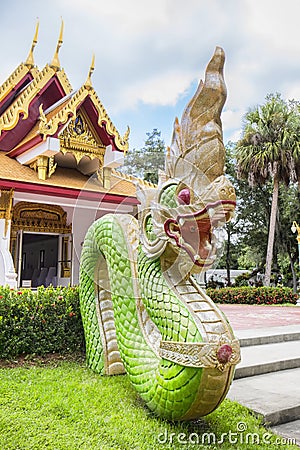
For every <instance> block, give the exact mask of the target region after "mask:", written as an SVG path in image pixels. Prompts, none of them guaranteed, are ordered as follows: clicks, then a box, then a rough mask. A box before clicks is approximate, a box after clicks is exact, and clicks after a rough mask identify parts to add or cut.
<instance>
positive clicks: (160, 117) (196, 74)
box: [0, 0, 300, 149]
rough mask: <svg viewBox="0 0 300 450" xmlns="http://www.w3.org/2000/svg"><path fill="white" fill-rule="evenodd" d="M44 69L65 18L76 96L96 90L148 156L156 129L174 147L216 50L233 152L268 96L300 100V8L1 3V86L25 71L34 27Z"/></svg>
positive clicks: (137, 0)
mask: <svg viewBox="0 0 300 450" xmlns="http://www.w3.org/2000/svg"><path fill="white" fill-rule="evenodd" d="M37 18H38V20H39V23H40V26H39V38H38V44H37V46H36V48H35V51H34V59H35V63H36V65H37V66H38V67H39V68H40V69H42V68H43V67H44V65H45V64H47V63H50V62H51V60H52V57H53V54H54V51H55V48H56V44H57V40H58V36H59V30H60V24H61V18H62V19H63V21H64V37H63V45H62V47H61V49H60V52H59V59H60V63H61V66H62V67H63V68H64V69H65V71H66V73H67V75H68V78H69V80H70V82H71V84H72V87H73V88H74V89H78V88H79V87H80V86H81V85H82V84H83V83H84V81H85V80H86V78H87V74H88V71H89V67H90V64H91V60H92V55H93V53H94V54H95V70H94V73H93V75H92V83H93V87H94V88H95V90H96V92H97V94H98V96H99V98H100V100H101V101H102V103H103V105H104V107H105V108H106V111H107V112H108V115H109V116H110V118H111V119H112V121H113V123H114V124H115V126H116V127H117V129H118V130H119V132H120V134H121V135H123V134H124V133H125V131H126V128H127V125H129V127H130V129H131V133H130V138H129V142H130V148H131V149H134V148H141V147H143V145H144V142H145V140H146V138H147V134H146V133H150V132H151V131H152V130H153V129H154V128H157V129H158V130H159V131H161V136H162V138H163V140H164V141H165V144H166V145H169V144H170V143H171V136H172V130H173V123H174V119H175V117H176V116H177V117H179V119H180V117H181V115H182V112H183V110H184V107H185V105H186V104H187V103H188V101H189V99H190V98H191V97H192V96H193V94H194V92H195V90H196V87H197V85H198V82H199V80H200V79H201V78H202V79H203V78H204V73H205V68H206V65H207V63H208V61H209V60H210V58H211V56H212V54H213V53H214V50H215V47H216V46H221V47H222V48H223V49H224V51H225V55H226V62H225V69H224V76H225V83H226V85H227V91H228V92H227V101H226V103H225V106H224V108H223V113H222V123H223V133H224V142H225V144H226V143H227V142H228V141H237V140H238V139H239V137H240V136H241V131H242V124H243V117H244V115H245V113H246V112H247V110H248V109H249V108H252V107H254V106H256V105H259V104H262V103H263V102H264V101H265V97H266V95H267V94H268V93H275V92H279V93H281V95H282V97H283V98H285V99H292V98H294V99H296V100H300V26H299V18H300V1H299V0H284V1H282V0H259V1H253V0H206V1H204V0H151V1H149V0H147V1H146V0H107V1H104V0H51V1H48V0H47V1H46V0H27V1H24V0H10V1H9V2H8V1H5V2H4V1H3V2H1V13H0V40H1V65H0V83H2V82H4V81H5V79H6V78H7V77H8V76H9V75H10V73H11V72H12V71H13V70H14V69H15V68H16V67H17V66H18V65H19V63H20V62H24V61H25V60H26V57H27V55H28V52H29V49H30V47H31V43H32V39H33V36H34V31H35V24H36V21H37Z"/></svg>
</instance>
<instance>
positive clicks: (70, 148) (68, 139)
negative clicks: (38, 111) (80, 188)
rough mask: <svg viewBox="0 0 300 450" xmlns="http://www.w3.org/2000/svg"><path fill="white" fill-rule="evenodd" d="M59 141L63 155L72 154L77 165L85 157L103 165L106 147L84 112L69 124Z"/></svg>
mask: <svg viewBox="0 0 300 450" xmlns="http://www.w3.org/2000/svg"><path fill="white" fill-rule="evenodd" d="M41 120H43V118H41ZM49 122H50V121H49ZM97 138H98V141H97V140H96V139H97ZM59 139H60V151H61V153H63V154H66V153H72V154H73V155H74V156H75V159H76V162H77V164H78V163H79V162H80V160H81V159H82V158H83V157H84V156H88V157H89V158H90V159H95V158H98V159H99V161H100V164H101V165H103V159H104V154H105V146H104V145H103V143H102V142H101V141H100V139H99V137H98V136H97V134H96V132H95V131H94V128H93V125H92V124H91V123H90V121H89V119H88V118H87V117H86V115H85V114H84V113H83V112H80V113H78V114H77V116H76V118H75V120H73V119H72V120H71V121H70V122H69V123H68V125H67V126H66V127H65V128H64V130H63V131H62V133H60V135H59Z"/></svg>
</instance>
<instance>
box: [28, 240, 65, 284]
mask: <svg viewBox="0 0 300 450" xmlns="http://www.w3.org/2000/svg"><path fill="white" fill-rule="evenodd" d="M20 247H21V248H20V259H21V264H20V266H21V267H20V269H21V270H20V283H19V284H20V286H22V287H37V286H41V285H44V286H49V285H50V284H52V285H53V286H55V285H56V284H57V270H58V247H59V235H47V234H43V233H23V236H22V243H21V246H20Z"/></svg>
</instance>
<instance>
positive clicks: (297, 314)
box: [218, 304, 300, 330]
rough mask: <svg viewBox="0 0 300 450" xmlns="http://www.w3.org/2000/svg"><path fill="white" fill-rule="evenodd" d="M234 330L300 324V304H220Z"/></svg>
mask: <svg viewBox="0 0 300 450" xmlns="http://www.w3.org/2000/svg"><path fill="white" fill-rule="evenodd" d="M218 306H219V307H220V309H221V310H222V311H223V312H224V314H225V315H226V317H227V319H228V320H229V322H230V324H231V326H232V328H233V329H234V330H247V329H253V328H269V327H280V326H289V325H299V330H300V306H261V305H225V304H222V305H220V304H219V305H218Z"/></svg>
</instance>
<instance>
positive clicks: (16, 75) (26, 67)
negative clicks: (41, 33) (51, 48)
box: [0, 22, 39, 107]
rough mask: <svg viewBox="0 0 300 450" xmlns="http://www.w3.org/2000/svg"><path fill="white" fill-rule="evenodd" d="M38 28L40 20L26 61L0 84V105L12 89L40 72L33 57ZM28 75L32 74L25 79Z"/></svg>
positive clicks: (14, 89) (15, 88)
mask: <svg viewBox="0 0 300 450" xmlns="http://www.w3.org/2000/svg"><path fill="white" fill-rule="evenodd" d="M38 30H39V22H37V24H36V28H35V34H34V37H33V41H32V44H31V48H30V51H29V54H28V56H27V59H26V62H25V63H21V64H19V66H18V67H17V68H16V69H15V70H14V71H13V73H12V74H11V75H10V76H9V77H8V78H7V80H6V81H5V82H4V83H3V84H2V85H1V86H0V107H1V104H2V103H3V102H4V100H5V99H6V98H7V97H8V95H9V94H10V93H11V92H12V91H16V90H17V89H18V88H20V87H21V86H22V85H23V84H24V82H26V81H27V83H29V82H30V81H31V79H33V78H36V77H37V76H38V74H39V71H38V69H37V68H36V66H35V64H34V59H33V51H34V48H35V46H36V44H37V39H38ZM26 75H29V76H30V75H31V77H27V80H25V77H26ZM30 78H31V79H30Z"/></svg>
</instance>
